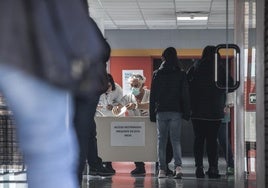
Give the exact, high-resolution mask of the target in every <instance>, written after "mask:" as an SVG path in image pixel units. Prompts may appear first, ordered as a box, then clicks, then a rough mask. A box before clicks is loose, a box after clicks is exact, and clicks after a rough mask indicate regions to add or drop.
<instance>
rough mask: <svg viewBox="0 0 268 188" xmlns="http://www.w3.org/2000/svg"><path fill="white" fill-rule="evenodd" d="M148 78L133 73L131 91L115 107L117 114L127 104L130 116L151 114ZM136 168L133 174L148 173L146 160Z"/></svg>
mask: <svg viewBox="0 0 268 188" xmlns="http://www.w3.org/2000/svg"><path fill="white" fill-rule="evenodd" d="M145 81H146V78H145V77H144V76H142V75H140V74H132V76H131V77H130V78H129V79H128V82H129V84H130V87H131V92H130V93H129V94H126V95H124V96H123V98H122V99H121V100H120V102H119V105H117V106H115V107H114V108H113V113H114V114H115V115H117V114H119V113H120V112H121V109H122V108H123V107H124V106H125V107H126V108H127V111H126V112H127V114H128V116H149V100H150V90H148V89H146V88H144V83H145ZM135 165H136V168H135V169H134V170H132V171H131V174H132V175H143V174H145V173H146V171H145V167H144V165H145V164H144V162H135Z"/></svg>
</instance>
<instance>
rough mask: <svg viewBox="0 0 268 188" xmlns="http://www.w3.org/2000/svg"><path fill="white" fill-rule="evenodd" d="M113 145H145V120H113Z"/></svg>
mask: <svg viewBox="0 0 268 188" xmlns="http://www.w3.org/2000/svg"><path fill="white" fill-rule="evenodd" d="M111 146H145V122H112V123H111Z"/></svg>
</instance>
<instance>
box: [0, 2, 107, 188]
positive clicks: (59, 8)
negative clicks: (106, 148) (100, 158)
mask: <svg viewBox="0 0 268 188" xmlns="http://www.w3.org/2000/svg"><path fill="white" fill-rule="evenodd" d="M70 10H72V14H70ZM84 10H85V9H84V7H83V4H82V2H81V0H66V1H64V3H62V1H54V0H45V1H42V0H41V1H36V0H27V1H16V0H9V1H1V2H0V25H1V27H0V33H1V35H0V75H1V79H0V90H1V93H3V94H4V96H5V99H6V100H7V104H8V106H9V108H10V109H11V110H12V112H13V113H12V114H13V117H14V119H15V121H16V123H15V125H16V133H17V134H18V139H19V143H20V149H22V153H23V156H24V160H25V163H26V166H27V183H28V187H29V188H59V187H64V188H78V187H79V183H78V180H77V176H76V169H77V158H78V153H79V151H78V147H77V138H76V136H75V132H74V129H73V126H72V121H71V120H72V117H73V103H72V102H73V101H72V96H74V95H80V94H81V95H82V94H86V95H87V96H88V97H89V98H90V100H91V101H92V103H93V104H95V102H96V103H97V102H98V97H97V96H98V93H101V92H102V90H99V88H103V89H105V88H106V87H107V81H105V78H106V76H105V75H106V74H107V73H106V62H105V59H107V58H109V56H110V51H109V50H107V49H108V48H109V45H108V43H107V42H106V41H105V39H104V37H103V35H102V33H101V31H100V30H99V29H98V27H97V25H96V23H95V22H94V21H93V20H92V19H91V18H90V17H89V16H88V13H87V12H86V11H84ZM88 67H89V68H88ZM83 73H85V74H83ZM84 76H86V78H85V77H84ZM102 81H104V82H102ZM73 83H76V84H74V85H73ZM105 83H106V84H105ZM76 86H77V87H76ZM78 86H79V88H78ZM80 86H81V88H80ZM75 88H76V89H75ZM82 88H83V89H82ZM80 89H82V90H83V91H84V92H85V93H84V92H82V93H80V92H81V90H80ZM106 89H107V88H106ZM86 91H88V92H86ZM104 91H105V90H104ZM90 108H95V107H94V106H93V107H90Z"/></svg>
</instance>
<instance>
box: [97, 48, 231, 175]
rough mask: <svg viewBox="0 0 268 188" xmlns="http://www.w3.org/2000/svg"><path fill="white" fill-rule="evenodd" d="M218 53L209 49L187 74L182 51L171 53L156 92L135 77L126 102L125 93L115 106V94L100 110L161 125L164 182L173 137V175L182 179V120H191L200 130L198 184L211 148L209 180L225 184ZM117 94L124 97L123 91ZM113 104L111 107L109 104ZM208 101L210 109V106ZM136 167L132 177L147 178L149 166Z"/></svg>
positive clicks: (166, 56)
mask: <svg viewBox="0 0 268 188" xmlns="http://www.w3.org/2000/svg"><path fill="white" fill-rule="evenodd" d="M215 49H216V48H215V46H207V47H206V48H205V49H204V51H203V55H202V58H201V60H200V61H199V62H197V63H196V64H194V65H193V66H192V67H191V68H190V71H189V72H188V74H186V73H185V72H184V71H183V70H181V68H180V66H179V63H178V58H177V56H178V55H177V51H176V49H175V48H173V47H169V48H167V49H165V50H164V51H163V54H162V57H161V59H162V64H161V66H160V68H159V69H158V70H156V71H155V72H154V74H153V78H152V85H151V91H150V90H148V89H146V88H145V87H144V83H145V77H144V76H143V75H140V74H133V75H132V76H131V77H130V78H129V80H128V81H129V84H130V88H131V91H130V93H128V94H127V95H125V96H122V93H120V94H119V95H117V96H120V97H122V98H121V99H119V98H120V97H118V98H116V100H115V94H113V93H115V92H113V91H114V90H111V89H110V90H109V91H108V90H107V91H108V92H106V93H105V94H103V95H102V97H101V98H100V101H99V107H98V108H97V110H98V111H99V112H100V113H104V111H107V113H106V114H108V115H117V114H119V113H120V112H121V109H122V108H123V107H126V108H127V114H128V116H149V117H150V120H151V121H152V122H156V124H157V137H158V141H157V154H158V163H159V166H158V168H159V171H158V177H159V178H164V177H166V176H167V174H168V171H169V169H168V165H167V163H166V152H167V151H166V149H167V148H166V146H167V143H168V137H170V142H171V145H172V153H173V159H174V171H173V173H172V174H173V175H174V177H175V178H178V179H180V178H182V176H183V173H182V166H183V165H182V160H181V158H182V156H181V142H180V141H181V126H182V119H184V120H187V121H189V120H190V118H191V120H192V123H193V127H194V157H195V166H196V171H195V175H196V177H197V178H204V177H205V173H204V166H203V156H204V151H203V150H204V144H205V143H206V146H207V154H208V162H209V167H208V171H207V172H206V174H208V177H209V178H220V174H219V170H218V141H217V135H218V130H219V125H220V124H221V121H222V120H223V119H224V109H225V102H224V101H225V91H224V90H221V89H219V88H217V87H216V86H215V84H214V80H213V69H212V67H213V62H214V58H215V57H214V54H215ZM221 68H223V67H221ZM224 75H225V71H224V69H223V71H221V75H220V80H222V82H223V81H224V80H225V77H224ZM112 85H117V84H112ZM112 87H113V86H112ZM116 90H117V91H119V90H120V91H122V89H121V88H120V89H115V91H116ZM110 95H111V96H113V97H112V98H111V96H110ZM204 99H209V100H204ZM212 99H213V100H212ZM214 99H215V100H214ZM108 100H110V101H109V102H107V101H108ZM105 101H106V102H105ZM204 101H205V103H206V104H209V105H207V106H206V105H205V104H204ZM201 109H204V110H201ZM200 110H201V111H200ZM215 113H216V114H215ZM106 114H105V115H106ZM135 165H136V168H135V169H134V170H133V171H131V174H132V175H144V174H145V173H146V171H145V166H144V165H145V164H144V162H135ZM105 166H107V167H108V168H111V169H113V168H112V166H111V163H106V165H105ZM232 167H233V166H232ZM229 174H230V173H229Z"/></svg>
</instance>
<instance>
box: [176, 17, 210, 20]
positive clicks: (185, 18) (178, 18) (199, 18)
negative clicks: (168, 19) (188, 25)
mask: <svg viewBox="0 0 268 188" xmlns="http://www.w3.org/2000/svg"><path fill="white" fill-rule="evenodd" d="M177 20H178V21H198V20H208V17H207V16H177Z"/></svg>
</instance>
